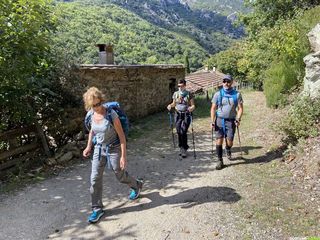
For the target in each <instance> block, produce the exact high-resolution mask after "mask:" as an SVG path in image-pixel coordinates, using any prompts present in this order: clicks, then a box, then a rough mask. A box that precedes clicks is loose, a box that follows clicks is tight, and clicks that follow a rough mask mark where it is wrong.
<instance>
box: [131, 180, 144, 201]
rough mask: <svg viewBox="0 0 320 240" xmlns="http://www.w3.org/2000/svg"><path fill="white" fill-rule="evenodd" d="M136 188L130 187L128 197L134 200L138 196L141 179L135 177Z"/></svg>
mask: <svg viewBox="0 0 320 240" xmlns="http://www.w3.org/2000/svg"><path fill="white" fill-rule="evenodd" d="M137 183H138V189H133V188H131V189H130V194H129V199H130V200H135V199H137V198H138V197H139V196H140V192H141V190H142V186H143V181H142V180H141V179H137Z"/></svg>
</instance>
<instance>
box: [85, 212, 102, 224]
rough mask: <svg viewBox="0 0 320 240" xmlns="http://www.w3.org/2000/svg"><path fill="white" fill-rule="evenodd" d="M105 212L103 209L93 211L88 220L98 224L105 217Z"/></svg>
mask: <svg viewBox="0 0 320 240" xmlns="http://www.w3.org/2000/svg"><path fill="white" fill-rule="evenodd" d="M103 214H104V211H103V210H102V209H99V210H93V211H92V213H91V214H90V216H89V218H88V222H89V223H96V222H98V221H99V219H100V218H101V217H102V216H103Z"/></svg>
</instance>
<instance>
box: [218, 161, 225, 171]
mask: <svg viewBox="0 0 320 240" xmlns="http://www.w3.org/2000/svg"><path fill="white" fill-rule="evenodd" d="M222 168H224V164H223V160H222V159H219V160H218V163H217V165H216V170H221V169H222Z"/></svg>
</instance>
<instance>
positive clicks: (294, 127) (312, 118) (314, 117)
mask: <svg viewBox="0 0 320 240" xmlns="http://www.w3.org/2000/svg"><path fill="white" fill-rule="evenodd" d="M319 119H320V98H315V99H312V98H310V97H309V96H299V97H298V98H296V100H295V101H294V102H293V104H292V105H291V107H290V109H289V111H288V113H287V116H284V118H283V121H282V122H281V123H279V125H278V126H277V128H278V130H279V131H281V132H283V133H284V135H285V142H287V143H296V142H297V141H298V140H299V139H303V138H307V137H315V136H317V135H319Z"/></svg>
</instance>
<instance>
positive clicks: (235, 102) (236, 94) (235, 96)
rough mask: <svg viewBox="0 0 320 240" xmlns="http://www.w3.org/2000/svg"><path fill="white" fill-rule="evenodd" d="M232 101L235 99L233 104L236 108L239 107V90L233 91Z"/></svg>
mask: <svg viewBox="0 0 320 240" xmlns="http://www.w3.org/2000/svg"><path fill="white" fill-rule="evenodd" d="M231 96H232V99H233V104H234V106H235V107H237V106H238V91H237V90H235V89H234V90H233V91H232V93H231Z"/></svg>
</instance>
